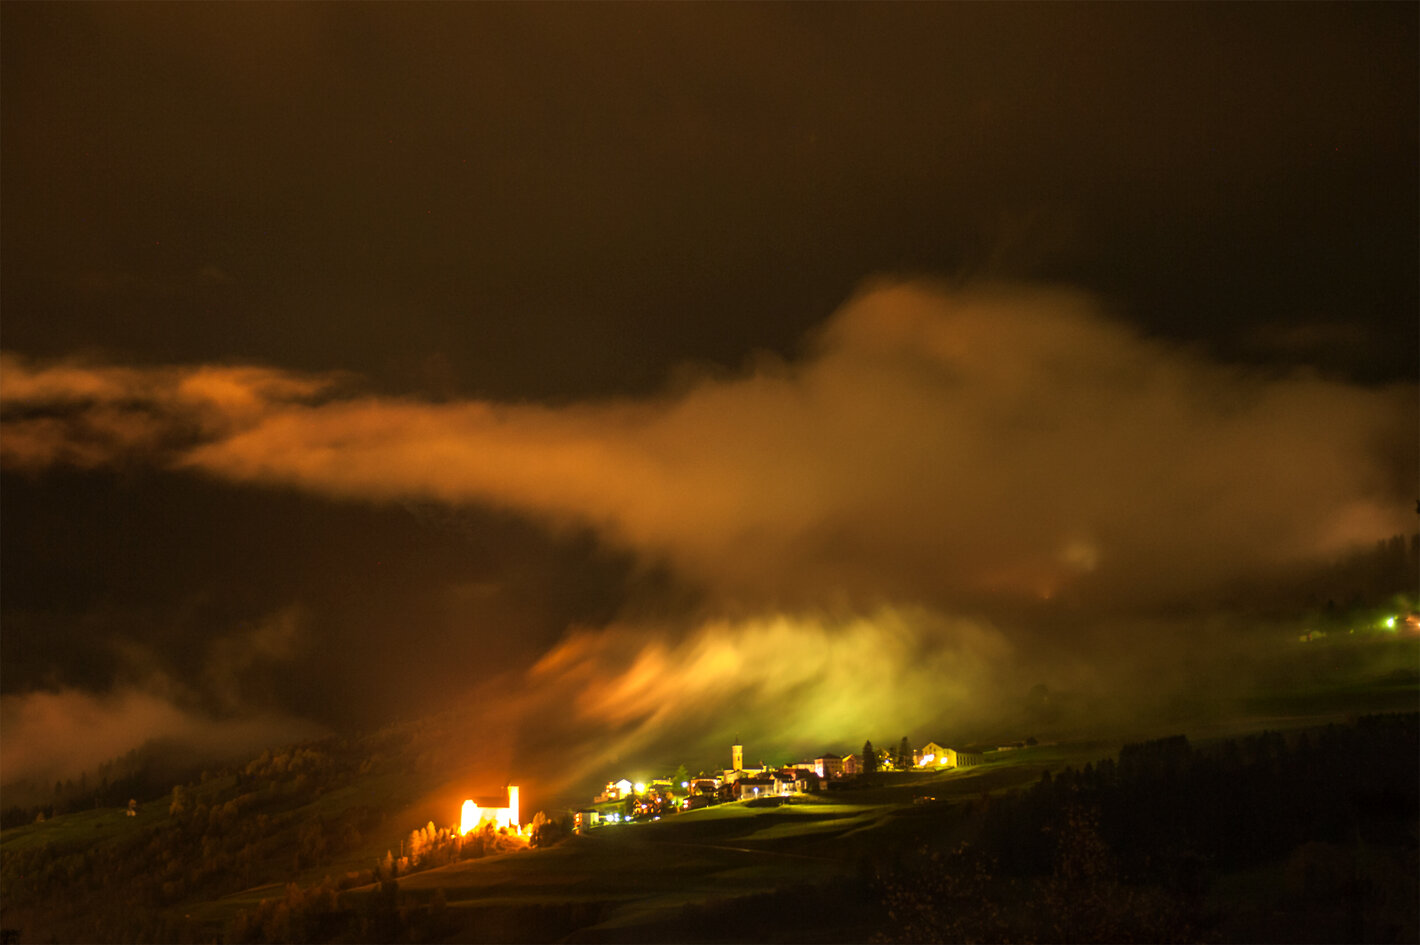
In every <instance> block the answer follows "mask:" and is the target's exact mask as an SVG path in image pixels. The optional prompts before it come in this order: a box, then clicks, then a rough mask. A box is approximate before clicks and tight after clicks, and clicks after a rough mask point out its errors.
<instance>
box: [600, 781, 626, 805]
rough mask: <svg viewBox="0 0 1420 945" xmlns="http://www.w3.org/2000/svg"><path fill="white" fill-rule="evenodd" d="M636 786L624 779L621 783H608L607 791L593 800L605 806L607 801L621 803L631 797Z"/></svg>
mask: <svg viewBox="0 0 1420 945" xmlns="http://www.w3.org/2000/svg"><path fill="white" fill-rule="evenodd" d="M635 787H636V785H634V784H632V783H631V782H630V781H628V780H626V779H625V778H622V779H621V780H620V781H608V782H607V783H606V789H605V790H603V791H602V792H601V793H600V794H598V795H597V796H596V797H595V798H593V799H592V800H593V803H596V804H605V803H606V802H607V801H619V800H622V799H623V798H627V797H630V796H631V795H632V794H633V793H634V790H633V789H634V788H635Z"/></svg>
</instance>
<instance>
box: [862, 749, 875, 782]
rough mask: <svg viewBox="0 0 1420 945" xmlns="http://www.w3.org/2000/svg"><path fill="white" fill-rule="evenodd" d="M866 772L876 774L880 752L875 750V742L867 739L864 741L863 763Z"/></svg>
mask: <svg viewBox="0 0 1420 945" xmlns="http://www.w3.org/2000/svg"><path fill="white" fill-rule="evenodd" d="M862 770H863V773H864V774H876V773H877V770H878V753H877V752H876V751H875V750H873V743H872V742H871V741H866V742H864V743H863V765H862Z"/></svg>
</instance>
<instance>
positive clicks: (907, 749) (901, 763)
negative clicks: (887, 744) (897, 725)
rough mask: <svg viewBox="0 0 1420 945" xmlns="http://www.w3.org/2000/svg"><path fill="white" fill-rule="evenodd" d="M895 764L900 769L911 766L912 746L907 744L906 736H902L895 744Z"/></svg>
mask: <svg viewBox="0 0 1420 945" xmlns="http://www.w3.org/2000/svg"><path fill="white" fill-rule="evenodd" d="M896 761H897V766H898V768H899V769H901V770H904V771H905V770H906V769H908V768H910V767H912V746H911V745H909V744H907V736H906V735H904V736H902V741H901V742H899V743H898V746H897V759H896Z"/></svg>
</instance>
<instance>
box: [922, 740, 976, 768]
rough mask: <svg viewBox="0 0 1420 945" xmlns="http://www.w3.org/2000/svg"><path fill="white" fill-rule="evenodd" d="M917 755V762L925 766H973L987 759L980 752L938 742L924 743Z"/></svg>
mask: <svg viewBox="0 0 1420 945" xmlns="http://www.w3.org/2000/svg"><path fill="white" fill-rule="evenodd" d="M917 755H918V756H919V758H920V760H919V761H918V762H917V764H918V766H919V767H923V768H973V767H975V766H976V765H979V764H981V763H982V762H984V761H985V760H986V758H985V756H984V755H982V754H981V753H980V752H976V751H962V750H960V749H956V748H947V747H945V746H943V745H938V744H937V743H936V742H928V743H927V744H925V745H923V746H922V747H921V749H919V751H918V752H917Z"/></svg>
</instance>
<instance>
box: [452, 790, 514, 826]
mask: <svg viewBox="0 0 1420 945" xmlns="http://www.w3.org/2000/svg"><path fill="white" fill-rule="evenodd" d="M494 803H496V801H495V802H494ZM488 824H492V825H493V827H494V829H496V830H511V831H515V832H516V831H517V829H518V827H519V826H520V825H521V824H522V818H521V817H520V815H519V814H518V786H517V785H516V784H510V785H508V806H507V807H492V806H488V807H481V806H479V805H478V804H477V803H475V802H474V800H473V798H469V799H468V800H466V801H464V802H463V810H462V811H460V814H459V835H460V836H462V835H464V834H466V833H468V832H469V831H470V830H475V829H478V828H480V827H483V826H485V825H488Z"/></svg>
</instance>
